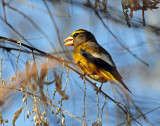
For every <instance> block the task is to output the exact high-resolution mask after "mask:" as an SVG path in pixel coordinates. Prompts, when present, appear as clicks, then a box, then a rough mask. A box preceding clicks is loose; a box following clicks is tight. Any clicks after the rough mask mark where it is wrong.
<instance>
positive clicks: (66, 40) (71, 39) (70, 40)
mask: <svg viewBox="0 0 160 126" xmlns="http://www.w3.org/2000/svg"><path fill="white" fill-rule="evenodd" d="M64 42H66V43H65V44H64V45H65V46H73V37H72V36H69V37H68V38H66V39H65V40H64Z"/></svg>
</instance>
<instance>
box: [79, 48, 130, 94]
mask: <svg viewBox="0 0 160 126" xmlns="http://www.w3.org/2000/svg"><path fill="white" fill-rule="evenodd" d="M80 54H81V55H82V56H84V57H85V58H86V59H87V60H88V61H89V62H91V63H94V64H95V65H96V66H98V67H99V68H101V69H104V71H102V74H103V75H104V76H105V74H111V75H113V77H114V78H115V79H112V80H114V81H117V82H119V83H121V84H122V85H123V86H124V88H126V89H127V90H128V91H129V92H131V91H130V90H129V89H128V87H127V86H126V85H125V83H124V82H123V80H122V77H121V75H120V74H119V72H118V71H117V69H116V67H115V64H114V63H113V61H112V59H110V57H107V56H104V54H102V55H98V54H96V53H90V52H87V51H85V50H83V49H80ZM108 72H109V73H108ZM110 79H111V78H110Z"/></svg>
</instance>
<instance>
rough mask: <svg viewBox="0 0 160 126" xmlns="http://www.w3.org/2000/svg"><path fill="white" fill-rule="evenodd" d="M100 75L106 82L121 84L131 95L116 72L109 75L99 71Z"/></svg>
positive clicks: (104, 71) (106, 72)
mask: <svg viewBox="0 0 160 126" xmlns="http://www.w3.org/2000/svg"><path fill="white" fill-rule="evenodd" d="M100 74H101V76H102V77H103V78H105V79H106V80H107V81H111V80H112V81H115V82H118V83H121V84H122V85H123V87H124V88H125V89H127V90H128V91H129V92H130V93H132V92H131V91H130V90H129V88H128V87H127V86H126V84H125V83H124V82H123V80H122V77H121V75H120V74H119V73H118V71H116V72H114V74H115V75H113V74H111V73H110V72H108V71H106V70H100Z"/></svg>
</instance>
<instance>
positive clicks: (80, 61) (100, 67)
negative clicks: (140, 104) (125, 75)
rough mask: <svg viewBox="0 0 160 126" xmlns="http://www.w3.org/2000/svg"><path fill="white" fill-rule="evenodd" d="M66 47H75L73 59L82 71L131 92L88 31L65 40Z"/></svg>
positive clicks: (103, 50) (104, 51)
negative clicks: (120, 85)
mask: <svg viewBox="0 0 160 126" xmlns="http://www.w3.org/2000/svg"><path fill="white" fill-rule="evenodd" d="M64 42H66V43H65V44H64V45H65V46H73V47H74V50H73V53H72V54H73V58H74V60H75V62H76V64H77V66H78V68H79V69H80V71H81V72H82V73H83V74H84V75H86V76H88V77H89V78H91V79H93V80H95V81H98V82H102V83H104V82H107V81H115V82H118V83H121V84H122V85H123V87H124V88H125V89H127V90H128V91H129V92H131V91H130V90H129V89H128V87H127V86H126V85H125V83H124V82H123V81H122V77H121V75H120V74H119V72H118V70H117V68H116V65H115V63H114V62H113V60H112V58H111V56H110V54H109V53H108V52H107V51H106V50H105V49H104V48H103V47H102V46H100V45H99V44H98V43H97V41H96V39H95V37H94V35H93V34H92V33H91V32H89V31H86V30H83V29H79V30H76V31H74V32H73V33H72V34H71V35H70V36H69V37H68V38H66V39H65V40H64Z"/></svg>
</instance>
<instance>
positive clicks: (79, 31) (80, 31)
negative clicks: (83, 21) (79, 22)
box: [71, 30, 85, 36]
mask: <svg viewBox="0 0 160 126" xmlns="http://www.w3.org/2000/svg"><path fill="white" fill-rule="evenodd" d="M82 32H85V31H84V30H78V31H74V32H73V33H72V34H71V36H74V34H76V33H82Z"/></svg>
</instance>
